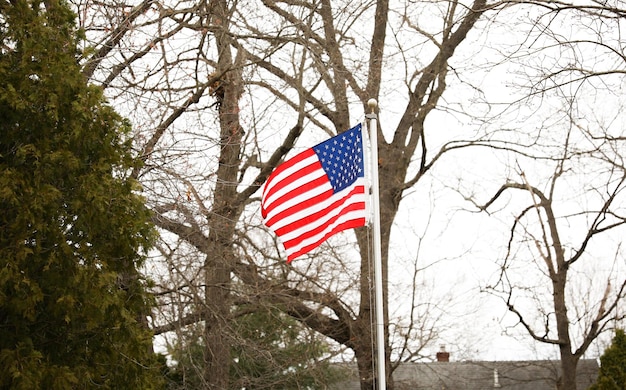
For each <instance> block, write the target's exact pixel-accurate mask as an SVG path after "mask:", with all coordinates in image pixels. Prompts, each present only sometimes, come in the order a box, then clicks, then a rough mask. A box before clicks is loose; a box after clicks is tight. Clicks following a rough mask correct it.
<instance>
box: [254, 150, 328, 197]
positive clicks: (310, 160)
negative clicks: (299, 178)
mask: <svg viewBox="0 0 626 390" xmlns="http://www.w3.org/2000/svg"><path fill="white" fill-rule="evenodd" d="M316 162H319V159H318V158H317V155H316V154H313V155H312V156H309V157H307V158H305V159H304V160H302V161H300V162H298V163H297V164H294V165H292V166H291V167H289V168H287V169H285V170H283V171H282V172H280V173H278V174H277V175H276V176H273V177H272V180H271V181H269V182H266V183H265V184H266V187H265V190H264V191H263V194H266V193H268V192H269V191H270V190H271V189H272V188H274V186H276V184H278V183H280V182H281V181H282V180H283V179H286V178H288V177H289V176H292V175H293V174H295V173H297V172H298V171H299V170H301V169H304V168H306V167H308V166H309V165H312V164H315V163H316ZM265 203H267V200H265Z"/></svg>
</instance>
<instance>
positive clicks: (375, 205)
mask: <svg viewBox="0 0 626 390" xmlns="http://www.w3.org/2000/svg"><path fill="white" fill-rule="evenodd" d="M367 105H368V106H369V108H370V109H371V111H372V112H371V113H369V114H366V115H365V118H366V119H368V124H367V126H368V128H369V135H370V145H371V150H370V156H371V168H370V172H371V174H372V178H371V180H372V181H371V183H372V185H371V195H372V203H371V204H372V229H373V235H374V292H375V294H376V296H375V301H376V302H375V304H376V307H375V309H376V352H377V355H376V356H377V360H376V368H377V373H378V378H377V379H378V380H377V383H378V390H386V389H387V384H386V381H387V377H386V376H385V317H384V313H383V265H382V256H381V251H382V249H381V243H380V204H379V199H378V197H379V191H378V134H377V126H376V121H377V119H378V116H377V115H376V107H377V106H378V102H376V99H370V100H368V102H367Z"/></svg>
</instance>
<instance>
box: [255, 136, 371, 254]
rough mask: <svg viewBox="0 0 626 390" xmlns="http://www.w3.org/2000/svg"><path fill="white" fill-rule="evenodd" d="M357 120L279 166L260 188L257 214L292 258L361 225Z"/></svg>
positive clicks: (362, 206) (362, 202) (363, 218)
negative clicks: (261, 191) (259, 207)
mask: <svg viewBox="0 0 626 390" xmlns="http://www.w3.org/2000/svg"><path fill="white" fill-rule="evenodd" d="M365 200H366V198H365V172H364V168H363V137H362V134H361V124H359V125H357V126H355V127H353V128H352V129H350V130H348V131H345V132H343V133H341V134H339V135H337V136H335V137H333V138H330V139H329V140H327V141H324V142H322V143H320V144H318V145H315V146H313V147H312V148H309V149H307V150H305V151H304V152H301V153H300V154H298V155H296V156H294V157H293V158H291V159H289V160H287V161H285V162H284V163H282V164H281V165H279V166H278V167H277V168H276V169H275V170H274V172H272V174H271V175H270V177H269V178H268V179H267V182H266V183H265V186H264V188H263V194H262V198H261V214H262V216H263V220H264V223H265V225H267V226H268V227H269V228H270V229H271V230H273V231H274V232H275V233H276V235H278V237H279V238H280V239H281V241H282V243H283V245H284V247H285V251H286V252H287V262H291V261H292V260H293V259H295V258H296V257H298V256H301V255H303V254H305V253H307V252H309V251H311V250H312V249H315V248H317V247H318V246H320V245H321V244H322V243H323V242H324V241H325V240H326V239H328V238H329V237H331V236H332V235H334V234H336V233H338V232H340V231H342V230H346V229H351V228H355V227H359V226H364V225H365V223H366V211H365Z"/></svg>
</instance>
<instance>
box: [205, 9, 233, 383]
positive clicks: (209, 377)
mask: <svg viewBox="0 0 626 390" xmlns="http://www.w3.org/2000/svg"><path fill="white" fill-rule="evenodd" d="M207 14H208V17H210V18H211V22H212V23H211V24H212V26H214V27H215V39H216V47H217V50H218V53H219V54H218V55H219V58H218V66H217V69H216V72H215V74H217V75H220V77H221V79H220V80H219V81H218V82H217V83H216V84H215V86H214V88H213V89H212V97H213V98H215V99H216V107H217V109H218V110H219V121H220V123H219V125H220V154H219V165H218V168H217V172H216V176H217V181H216V185H215V190H214V198H213V208H212V210H211V213H210V215H209V216H208V218H209V221H210V222H209V225H210V226H209V229H210V232H209V252H207V253H208V256H207V259H206V261H205V277H206V287H205V288H206V290H205V305H206V308H207V309H208V310H207V311H208V314H207V317H206V323H205V332H206V334H205V337H206V351H205V352H206V357H205V358H206V367H205V371H204V380H205V383H206V384H207V386H208V388H209V389H216V390H217V389H220V390H222V389H227V388H228V387H229V367H230V362H231V359H230V343H229V341H228V328H227V327H228V323H229V317H230V310H231V283H232V280H231V273H232V270H233V268H234V266H235V263H236V255H235V252H234V246H233V236H234V233H235V225H236V221H237V220H238V219H239V216H240V214H241V205H239V204H236V201H235V199H237V174H238V170H239V165H240V156H241V141H242V135H243V130H242V127H241V125H240V123H239V98H240V97H241V93H242V80H241V67H240V66H239V67H238V66H237V64H235V62H236V61H235V60H233V57H232V54H231V37H230V36H229V34H228V28H229V20H230V15H229V8H228V4H227V2H226V1H225V0H219V1H215V2H212V3H211V6H210V9H207Z"/></svg>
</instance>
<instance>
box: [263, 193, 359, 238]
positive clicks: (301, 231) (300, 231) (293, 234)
mask: <svg viewBox="0 0 626 390" xmlns="http://www.w3.org/2000/svg"><path fill="white" fill-rule="evenodd" d="M333 200H336V199H333ZM359 202H363V203H364V202H365V194H355V195H353V196H351V197H350V198H348V199H345V203H344V204H342V205H341V206H340V207H335V208H333V209H331V210H329V211H328V212H327V213H326V214H324V216H323V217H321V218H317V219H314V220H312V221H311V222H310V223H308V224H306V225H303V226H301V227H299V228H297V229H294V230H291V231H289V232H287V233H284V234H283V235H281V236H280V239H281V240H282V241H283V242H286V241H289V240H292V239H294V238H297V237H300V236H302V235H305V234H306V233H307V232H309V231H311V230H314V229H316V228H318V227H320V226H323V225H325V224H326V223H327V222H328V221H329V220H331V219H333V218H334V217H335V216H337V215H338V214H341V212H342V210H344V209H345V208H347V207H348V206H350V205H352V204H355V203H359ZM310 209H311V208H309V209H308V210H310ZM315 211H318V210H315ZM310 214H311V213H304V212H302V213H298V215H299V218H294V219H293V221H290V223H291V222H296V221H299V220H301V219H303V218H306V217H307V216H309V215H310ZM281 222H282V220H281ZM286 225H288V223H285V224H281V226H280V227H283V226H286ZM272 229H274V227H272ZM276 230H278V228H276Z"/></svg>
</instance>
